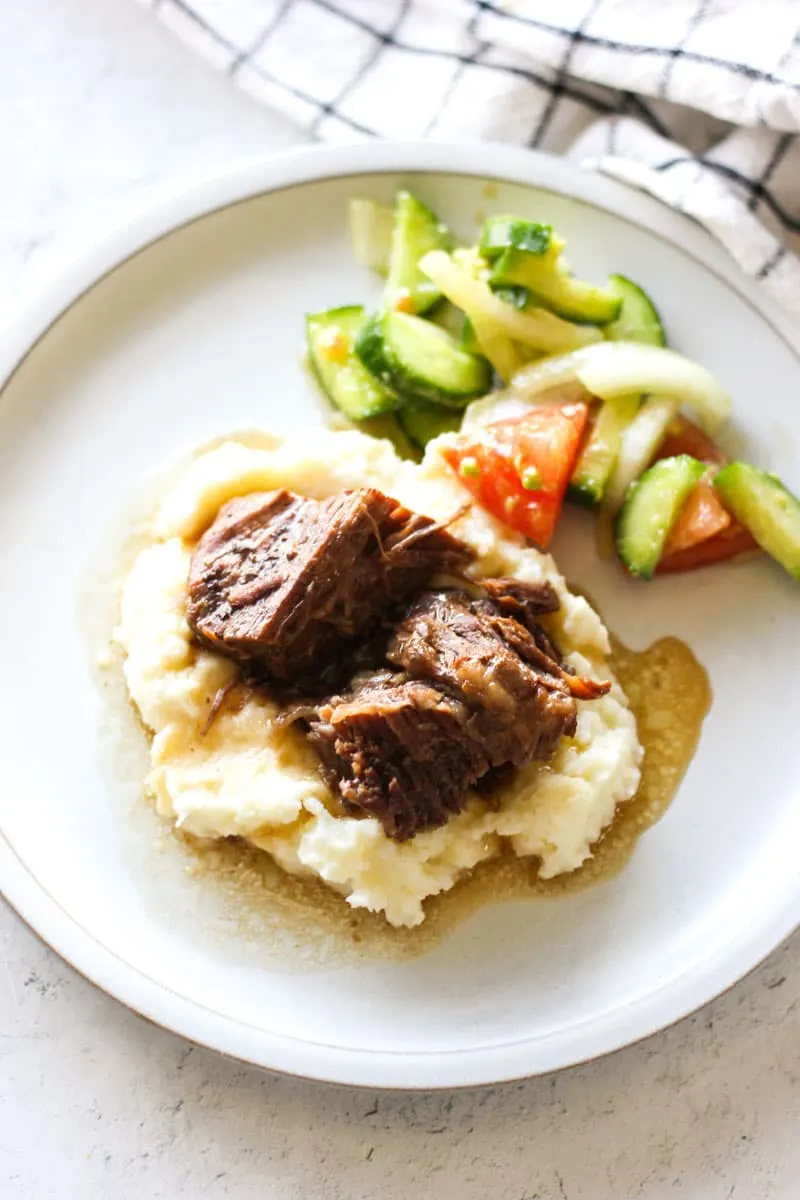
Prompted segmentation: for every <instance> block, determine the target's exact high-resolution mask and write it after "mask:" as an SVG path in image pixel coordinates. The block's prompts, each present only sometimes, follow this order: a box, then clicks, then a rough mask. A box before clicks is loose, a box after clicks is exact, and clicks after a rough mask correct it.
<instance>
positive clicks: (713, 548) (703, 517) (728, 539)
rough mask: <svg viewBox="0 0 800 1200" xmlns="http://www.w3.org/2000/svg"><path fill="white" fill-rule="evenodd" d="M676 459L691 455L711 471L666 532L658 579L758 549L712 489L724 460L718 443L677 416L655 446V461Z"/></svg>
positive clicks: (695, 489)
mask: <svg viewBox="0 0 800 1200" xmlns="http://www.w3.org/2000/svg"><path fill="white" fill-rule="evenodd" d="M675 454H691V455H692V457H693V458H699V459H700V460H701V462H705V463H708V467H709V470H708V473H707V475H706V477H705V478H704V479H701V480H700V482H699V483H698V484H697V486H696V487H695V488H694V490H693V491H692V492H690V493H689V498H688V499H687V501H686V503H685V504H684V506H683V508H682V509H681V511H680V514H679V516H678V519H677V521H676V522H675V524H674V525H673V527H672V529H671V530H670V532H669V537H668V538H667V540H666V543H665V545H664V553H663V555H662V557H661V562H660V563H659V564H658V567H657V568H656V574H657V575H668V574H671V573H672V572H675V571H694V570H697V569H698V568H700V567H710V566H712V565H713V564H714V563H718V562H724V561H725V560H726V559H729V558H737V557H738V556H739V555H740V554H747V553H749V552H751V551H753V550H757V549H758V545H757V543H756V542H755V541H754V540H753V538H752V537H751V536H750V534H749V533H748V531H747V530H746V529H745V528H744V526H743V525H740V524H739V522H738V521H737V520H736V518H735V517H733V516H732V515H731V514H730V513H729V512H728V510H727V509H726V508H725V506H724V504H723V503H722V500H721V499H720V496H719V493H718V492H717V491H715V489H714V488H713V487H712V485H711V479H712V478H713V476H714V475H716V473H717V471H718V470H719V469H720V467H724V466H725V464H726V462H727V461H728V460H727V458H726V456H725V454H724V453H723V451H722V450H721V449H720V447H719V446H718V445H717V444H716V442H713V441H712V440H711V438H710V437H709V436H708V434H707V433H705V432H704V431H703V430H702V429H700V427H699V426H698V425H695V424H694V422H693V421H689V420H687V419H686V417H678V418H677V420H676V421H675V423H674V425H673V427H672V429H671V430H670V432H669V433H668V434H667V436H666V437H665V438H664V441H663V442H662V443H661V445H660V446H659V448H658V454H657V455H656V459H659V458H671V457H672V456H673V455H675Z"/></svg>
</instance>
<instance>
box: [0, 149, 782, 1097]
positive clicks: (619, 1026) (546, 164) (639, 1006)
mask: <svg viewBox="0 0 800 1200" xmlns="http://www.w3.org/2000/svg"><path fill="white" fill-rule="evenodd" d="M404 172H407V173H409V174H419V173H421V174H430V175H453V174H454V175H467V176H473V177H477V178H481V179H489V180H493V179H496V180H498V181H502V182H510V183H515V184H521V185H523V186H530V187H538V188H540V189H544V190H549V191H553V192H555V193H558V194H560V195H565V196H568V197H571V198H574V199H577V200H580V201H582V202H584V203H588V204H590V205H592V206H594V207H596V208H598V209H601V210H602V211H605V212H610V213H611V214H612V215H614V216H617V217H621V218H622V219H623V220H626V221H628V222H629V223H632V224H635V225H639V226H643V227H644V228H646V229H647V230H648V231H649V232H651V233H653V234H654V235H655V236H657V237H660V238H662V239H663V240H666V241H668V242H671V243H673V244H675V245H677V246H679V247H680V249H681V250H682V251H683V252H684V253H687V254H689V255H690V256H691V257H693V258H695V259H696V260H697V261H698V262H699V263H700V264H701V265H702V266H703V267H704V268H705V269H706V270H710V271H711V272H712V273H713V274H715V275H716V276H718V277H719V278H721V279H722V281H723V282H724V283H726V284H727V285H728V286H729V287H731V288H732V289H733V290H734V291H735V292H736V293H737V294H738V295H739V296H740V298H742V299H743V300H745V301H746V302H747V303H748V304H749V305H750V307H752V308H753V309H754V310H755V311H756V312H757V313H758V314H759V315H760V316H761V317H762V318H763V319H764V320H765V321H766V322H767V323H768V324H769V325H770V326H771V327H772V329H773V330H774V331H775V332H776V333H777V334H778V335H779V336H780V337H781V338H782V340H783V341H784V342H786V343H787V344H788V346H789V348H790V349H791V350H792V351H793V353H794V354H795V356H796V357H797V358H798V359H800V331H799V330H798V329H797V328H796V327H795V326H794V324H793V323H792V321H791V319H790V318H789V317H788V316H787V315H786V314H785V313H784V312H782V310H780V308H779V307H778V306H777V305H776V304H775V303H774V302H772V301H771V300H770V298H769V297H767V296H764V295H762V294H761V292H760V290H759V289H758V288H757V285H756V284H754V283H753V282H752V281H751V280H748V279H747V278H746V277H745V276H744V275H743V274H742V273H741V271H740V270H739V268H738V267H737V266H736V264H735V263H734V262H733V260H732V259H731V258H730V257H729V255H728V254H727V252H726V251H725V250H724V249H723V248H722V247H721V246H720V245H719V244H718V243H717V242H715V241H714V239H713V238H712V237H711V235H710V234H709V233H708V232H707V231H706V230H704V229H703V228H702V227H701V226H699V225H697V224H696V223H694V222H693V221H691V220H689V219H688V218H687V217H685V216H684V215H682V214H679V213H676V212H675V211H674V210H672V209H670V208H668V207H667V206H666V205H663V204H662V203H661V202H660V201H658V200H656V199H655V198H653V197H652V196H649V195H646V194H645V193H643V192H640V191H638V190H636V189H634V188H632V187H630V186H629V185H627V184H625V183H622V182H619V181H617V180H612V179H609V178H607V177H605V176H602V175H599V174H596V173H594V172H589V171H585V170H583V169H582V168H580V167H578V166H576V165H575V164H573V163H570V162H568V161H567V160H565V159H561V158H555V157H553V156H551V155H548V154H544V153H541V152H537V151H531V150H524V149H523V150H521V149H518V148H514V147H508V146H503V145H499V144H491V143H484V144H476V143H465V144H445V143H439V142H435V143H434V142H422V143H420V142H409V143H398V142H373V143H365V144H360V145H353V146H312V147H302V148H298V149H292V150H290V151H287V152H283V153H281V154H277V155H274V154H273V155H267V156H264V157H260V158H257V159H254V160H251V161H249V162H247V163H245V164H244V165H242V166H239V167H235V168H232V169H230V170H227V171H224V172H214V173H213V174H210V175H208V176H207V177H206V178H205V179H203V180H200V181H199V182H195V183H193V184H192V185H191V186H189V187H186V186H177V187H175V188H172V189H170V190H169V191H167V192H166V193H165V194H163V195H162V197H161V198H160V199H156V200H155V201H152V200H151V201H150V202H149V203H147V204H144V205H141V206H140V207H139V209H138V211H137V212H136V213H135V214H134V215H133V216H132V217H129V218H127V219H126V220H125V221H124V222H122V223H119V224H115V225H114V226H112V227H110V228H109V230H108V231H107V232H106V233H105V235H103V236H101V237H99V238H98V239H97V240H95V241H93V242H92V243H91V244H90V245H89V246H88V247H86V248H84V249H83V250H82V251H80V252H79V253H78V254H76V255H75V257H74V258H72V259H71V261H69V262H67V263H66V264H62V265H61V266H60V267H59V268H58V269H56V271H55V272H54V273H53V274H52V276H51V278H50V279H49V280H48V281H47V282H45V283H42V284H40V285H39V287H38V288H37V290H36V292H35V293H33V294H32V295H31V296H30V297H29V299H28V300H27V303H23V306H22V310H21V312H20V313H19V314H18V316H17V317H16V319H15V320H14V321H13V323H11V324H10V325H9V326H7V327H6V328H5V329H4V330H2V332H0V405H2V402H3V392H4V390H5V386H6V384H7V383H8V381H9V380H10V378H11V377H12V376H13V374H14V373H15V371H16V370H17V368H18V367H19V366H20V365H21V364H22V362H24V360H25V359H26V358H27V356H28V354H30V353H31V352H32V351H34V350H35V348H36V345H37V344H38V342H39V341H40V340H41V338H42V337H43V336H44V335H45V334H46V333H47V331H48V330H49V329H50V328H51V326H52V325H53V324H55V322H56V321H57V320H58V319H59V318H60V317H61V316H62V315H63V314H64V313H65V312H66V311H67V310H68V309H69V308H70V307H72V305H73V304H74V303H75V302H76V301H77V300H79V299H80V297H81V296H82V295H84V294H85V293H86V292H87V291H89V290H90V289H91V288H92V287H93V286H94V285H95V284H97V283H99V282H100V281H101V280H102V279H103V278H104V277H105V276H106V275H108V274H110V273H111V272H112V271H113V270H115V269H116V268H117V267H119V266H121V265H122V264H123V263H124V262H125V261H127V260H128V259H129V258H132V257H134V256H135V255H136V254H138V253H139V252H140V251H142V250H144V249H146V248H147V247H148V246H150V245H152V244H153V243H154V242H157V241H159V240H160V239H162V238H164V237H167V236H169V235H170V234H171V233H173V232H175V231H177V230H178V229H180V228H181V227H183V226H185V225H187V224H190V223H191V222H193V221H195V220H198V219H201V218H203V217H205V216H207V215H209V214H211V213H213V212H215V211H218V210H220V209H224V208H227V207H229V206H231V205H235V204H237V203H240V202H243V201H247V200H249V199H252V198H254V197H256V196H258V195H262V194H266V193H270V192H275V191H281V190H284V189H286V188H289V187H296V186H302V185H303V184H308V183H315V182H321V181H324V180H326V179H332V178H341V177H346V176H350V175H353V176H357V175H378V174H398V173H399V174H402V173H404ZM0 893H2V894H3V895H4V896H5V898H6V900H7V901H8V903H9V904H10V905H11V907H12V908H13V909H15V910H16V912H17V913H18V915H19V916H20V917H21V918H22V919H23V920H24V921H25V922H26V924H27V925H28V926H29V927H30V928H31V929H32V930H33V931H34V932H35V933H36V934H37V935H38V936H39V937H40V938H41V939H42V940H43V941H44V942H45V943H46V944H47V945H49V946H50V947H51V949H53V950H54V951H55V952H56V953H57V954H59V956H60V957H61V958H62V959H64V960H65V961H66V962H67V963H69V964H70V965H71V966H72V967H73V968H74V969H75V970H77V971H78V972H79V973H80V974H81V975H83V976H84V977H85V978H86V979H88V980H89V981H90V982H92V983H93V984H95V985H96V986H97V987H99V988H101V990H103V991H105V992H106V993H107V994H109V995H110V996H113V997H114V998H115V999H116V1000H118V1001H119V1002H120V1003H122V1004H123V1005H125V1006H126V1007H127V1008H129V1009H130V1010H132V1011H134V1012H136V1013H138V1014H139V1015H141V1016H143V1017H145V1018H146V1019H147V1020H150V1021H152V1022H153V1023H155V1024H157V1025H159V1026H161V1027H163V1028H165V1029H168V1030H170V1031H171V1032H173V1033H176V1034H178V1035H180V1036H182V1037H184V1038H187V1039H189V1040H190V1041H192V1042H194V1043H196V1044H199V1045H202V1046H205V1047H206V1048H208V1049H211V1050H215V1051H217V1052H218V1053H221V1054H223V1055H225V1056H227V1057H229V1058H233V1059H236V1060H238V1061H241V1062H246V1063H249V1064H252V1065H254V1066H258V1067H262V1068H266V1069H271V1070H277V1071H281V1072H284V1073H286V1074H290V1075H294V1076H298V1077H303V1078H307V1079H312V1080H315V1081H319V1082H327V1083H336V1084H343V1085H350V1086H359V1087H368V1088H372V1089H379V1088H390V1089H402V1090H421V1089H425V1090H437V1089H448V1088H458V1087H475V1086H482V1085H490V1084H497V1083H502V1082H507V1081H511V1080H514V1079H522V1078H527V1077H531V1076H534V1075H541V1074H545V1073H547V1072H550V1071H555V1070H562V1069H565V1068H567V1067H570V1066H576V1065H579V1064H580V1063H585V1062H587V1061H591V1060H593V1059H596V1058H600V1057H603V1056H605V1055H606V1054H610V1053H612V1052H614V1051H616V1050H619V1049H622V1048H623V1047H625V1046H628V1045H632V1044H634V1043H636V1042H638V1041H641V1040H643V1039H644V1038H647V1037H649V1036H651V1035H653V1034H655V1033H657V1032H659V1031H660V1030H663V1029H665V1028H668V1027H669V1026H671V1025H673V1024H675V1023H676V1022H677V1021H679V1020H681V1019H682V1018H683V1017H685V1016H688V1015H689V1014H690V1013H692V1012H695V1011H697V1009H699V1008H701V1007H702V1006H703V1005H704V1004H706V1003H708V1002H709V1001H711V1000H712V999H714V998H716V997H717V996H719V995H721V994H722V993H723V992H725V991H727V990H728V989H730V988H731V987H733V986H734V984H736V983H737V982H738V981H739V980H740V979H742V978H743V977H744V976H745V975H747V974H749V973H750V971H752V970H754V969H755V967H756V966H758V964H759V963H760V962H761V961H763V959H764V958H765V957H766V956H767V955H768V954H770V953H771V952H772V951H773V950H774V949H776V948H777V947H778V946H779V945H780V944H781V943H782V942H783V941H784V940H785V939H786V938H787V937H788V936H789V935H790V934H791V933H792V932H793V931H794V929H795V928H797V926H798V924H800V897H799V896H795V895H791V896H789V897H788V899H784V900H783V902H782V903H780V904H777V903H776V904H775V905H774V908H773V911H772V912H771V913H770V914H769V915H768V918H767V919H766V920H764V921H762V923H761V924H760V925H758V926H757V927H753V928H751V929H750V930H749V931H748V935H747V936H743V937H742V938H741V939H740V941H739V942H738V943H736V944H735V946H734V947H733V948H732V949H731V948H726V951H725V953H723V954H720V953H718V954H716V955H714V954H711V955H709V956H708V958H707V959H706V960H705V962H704V963H703V964H702V965H701V966H700V968H699V969H697V968H695V969H694V970H693V971H692V972H686V973H684V974H681V975H679V976H678V977H677V978H676V979H674V980H672V981H670V982H669V983H668V984H666V985H665V986H664V987H662V988H661V989H656V990H655V991H651V992H650V993H648V994H647V995H646V996H644V997H639V998H638V999H635V1000H632V1001H631V1002H630V1003H628V1004H626V1005H624V1006H623V1007H621V1008H615V1009H614V1010H612V1011H611V1012H610V1013H604V1014H600V1015H599V1016H597V1017H595V1018H594V1019H593V1020H591V1021H588V1022H586V1023H584V1025H582V1026H577V1027H576V1026H573V1027H570V1028H569V1029H567V1030H562V1031H556V1032H554V1033H551V1034H548V1035H545V1036H540V1037H532V1038H527V1039H522V1040H518V1041H515V1042H512V1043H509V1044H503V1045H499V1046H498V1045H490V1046H487V1047H477V1048H475V1049H473V1050H453V1051H433V1052H431V1051H424V1052H423V1051H418V1052H407V1051H403V1052H399V1051H373V1050H354V1049H350V1048H344V1047H333V1046H325V1047H322V1046H320V1045H319V1044H317V1043H312V1042H305V1041H303V1040H301V1039H296V1038H290V1037H287V1036H285V1035H282V1034H275V1033H269V1032H267V1031H264V1030H257V1029H254V1028H253V1027H252V1026H250V1025H245V1024H243V1023H242V1022H240V1021H238V1020H236V1019H235V1018H232V1017H227V1016H225V1015H223V1014H220V1013H217V1012H214V1011H213V1010H209V1009H207V1008H205V1007H204V1006H202V1005H201V1004H199V1003H198V1002H197V1001H195V1000H193V999H192V998H191V997H188V996H182V995H179V994H177V993H175V992H173V991H172V990H171V989H170V988H168V987H167V986H166V985H165V984H163V983H160V982H159V981H157V980H155V979H152V978H150V977H149V976H146V975H144V974H143V973H142V972H141V971H139V969H138V968H136V967H134V966H133V965H132V964H129V963H127V962H125V961H124V960H123V959H122V958H120V957H119V956H118V955H117V954H116V952H115V951H114V950H113V949H112V948H111V947H109V946H106V945H104V944H103V943H101V942H100V941H99V940H97V939H96V938H95V936H94V935H93V934H92V933H90V932H89V931H88V930H86V929H84V928H82V926H80V925H79V923H78V922H77V921H76V920H75V919H74V918H73V917H71V916H70V914H69V913H68V912H67V911H66V910H65V909H64V908H63V907H62V906H61V905H60V904H59V902H58V901H56V900H55V898H53V897H51V896H50V895H49V893H48V892H47V890H46V889H45V887H44V885H43V884H42V883H40V882H39V881H38V879H36V878H35V876H34V875H33V874H32V873H31V871H30V870H29V869H28V867H27V866H26V865H25V864H24V863H23V862H22V860H21V859H20V858H19V857H18V856H17V854H16V851H15V850H14V848H13V846H12V845H11V844H10V843H9V842H8V840H7V839H6V837H5V834H4V833H3V831H2V830H0Z"/></svg>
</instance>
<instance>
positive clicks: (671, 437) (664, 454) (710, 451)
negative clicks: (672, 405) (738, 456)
mask: <svg viewBox="0 0 800 1200" xmlns="http://www.w3.org/2000/svg"><path fill="white" fill-rule="evenodd" d="M676 454H691V456H692V458H699V459H700V461H701V462H704V463H708V465H709V466H710V467H724V466H725V464H726V463H727V461H728V459H727V456H726V454H725V452H724V451H723V450H722V449H721V447H720V446H718V445H717V443H716V442H715V441H714V439H713V438H710V437H709V436H708V434H707V433H705V432H704V431H703V430H702V429H701V428H700V426H699V425H695V423H694V421H690V420H689V419H688V418H687V417H683V416H681V415H680V414H679V415H678V416H677V417H675V419H674V420H673V421H672V422H670V425H669V428H668V429H667V432H666V435H665V437H664V440H663V442H662V443H661V445H660V446H659V447H658V457H659V458H674V457H675V455H676Z"/></svg>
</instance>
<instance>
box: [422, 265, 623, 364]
mask: <svg viewBox="0 0 800 1200" xmlns="http://www.w3.org/2000/svg"><path fill="white" fill-rule="evenodd" d="M419 269H420V270H421V271H422V272H423V274H425V275H427V276H428V278H429V279H430V280H432V281H433V283H435V284H436V286H437V287H438V288H439V290H440V291H441V292H443V293H444V295H445V296H446V297H447V299H448V300H449V301H450V303H451V304H455V306H456V308H461V309H463V310H464V312H465V313H466V314H467V316H468V317H469V319H470V320H471V321H472V323H473V326H474V327H475V331H476V334H477V336H478V340H479V341H480V340H481V334H480V329H481V328H483V330H484V331H485V330H486V329H487V328H489V329H493V330H494V331H495V332H496V333H497V334H504V335H505V336H506V337H508V338H511V339H513V340H514V341H517V342H521V343H522V344H523V345H524V346H532V347H533V348H534V349H535V350H543V351H544V352H545V353H547V354H558V353H560V352H561V351H563V350H573V349H575V347H577V346H587V345H589V343H591V342H596V341H599V339H600V338H601V337H602V334H601V333H600V331H599V330H598V329H593V328H592V327H591V326H589V325H573V324H571V322H569V321H564V320H562V319H561V317H557V316H555V315H554V314H553V313H551V312H547V311H546V310H545V309H543V308H533V309H526V310H520V309H516V308H512V306H511V305H510V304H506V303H505V301H503V300H501V299H499V297H498V296H495V294H494V292H493V291H492V290H491V288H490V287H489V285H488V284H487V283H486V282H485V281H484V280H482V279H476V278H475V277H474V275H472V274H470V272H469V271H466V270H464V269H463V267H461V266H459V264H458V263H457V262H455V261H454V260H453V259H452V258H451V256H450V255H449V254H447V253H445V251H444V250H431V251H430V252H429V253H428V254H426V255H425V256H424V257H423V258H421V259H420V261H419Z"/></svg>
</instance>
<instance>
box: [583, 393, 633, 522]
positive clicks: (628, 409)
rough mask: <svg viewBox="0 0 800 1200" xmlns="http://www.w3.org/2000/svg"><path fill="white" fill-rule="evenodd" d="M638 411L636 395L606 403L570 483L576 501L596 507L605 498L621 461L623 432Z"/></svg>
mask: <svg viewBox="0 0 800 1200" xmlns="http://www.w3.org/2000/svg"><path fill="white" fill-rule="evenodd" d="M638 411H639V402H638V399H637V398H636V397H633V396H626V397H620V398H618V400H616V401H606V402H605V403H604V404H602V406H601V408H600V410H599V412H597V414H596V416H595V419H594V424H593V426H592V430H591V433H590V434H589V440H588V441H587V443H586V445H585V446H584V448H583V450H582V452H581V455H580V457H579V459H578V462H577V463H576V465H575V470H574V471H573V473H572V479H571V480H570V482H569V485H568V487H567V496H568V498H569V499H570V500H571V501H573V503H575V504H581V505H583V506H584V507H586V508H594V507H596V506H597V505H598V504H599V503H600V502H601V500H602V499H603V495H604V493H605V489H606V484H607V483H608V481H609V479H610V478H611V473H612V471H613V470H614V466H615V464H616V461H617V456H618V454H619V448H620V445H621V443H622V435H623V433H624V432H625V430H626V429H627V427H628V426H629V425H630V423H631V421H633V419H634V417H635V416H636V413H637V412H638Z"/></svg>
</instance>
